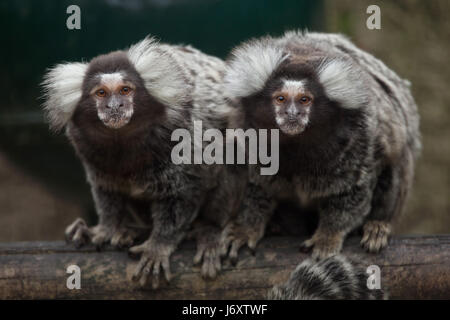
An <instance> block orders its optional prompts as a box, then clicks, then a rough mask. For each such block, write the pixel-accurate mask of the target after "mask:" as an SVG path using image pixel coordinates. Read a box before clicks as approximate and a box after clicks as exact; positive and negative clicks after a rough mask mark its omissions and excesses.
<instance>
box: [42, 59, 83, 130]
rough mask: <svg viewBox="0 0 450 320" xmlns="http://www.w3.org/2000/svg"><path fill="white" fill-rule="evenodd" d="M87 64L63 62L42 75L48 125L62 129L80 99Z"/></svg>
mask: <svg viewBox="0 0 450 320" xmlns="http://www.w3.org/2000/svg"><path fill="white" fill-rule="evenodd" d="M86 69H87V64H85V63H80V62H75V63H64V64H59V65H57V66H55V67H54V68H51V69H50V70H49V71H48V72H47V73H46V74H45V76H44V81H43V82H42V84H41V85H42V86H43V88H44V98H45V102H44V110H45V112H46V116H47V119H48V121H49V123H50V127H51V128H52V129H54V130H60V129H62V128H63V127H64V126H65V125H66V123H67V121H69V119H70V118H71V116H72V114H73V112H74V110H75V107H76V106H77V103H78V102H79V101H80V99H81V93H82V91H81V87H82V84H83V79H84V75H85V73H86Z"/></svg>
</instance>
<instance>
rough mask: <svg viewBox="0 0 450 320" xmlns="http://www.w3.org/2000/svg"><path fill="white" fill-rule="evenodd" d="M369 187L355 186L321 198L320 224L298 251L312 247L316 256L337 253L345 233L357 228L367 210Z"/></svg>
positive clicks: (313, 254) (308, 249) (321, 256)
mask: <svg viewBox="0 0 450 320" xmlns="http://www.w3.org/2000/svg"><path fill="white" fill-rule="evenodd" d="M370 194H371V193H370V188H369V187H359V186H355V187H353V188H352V189H351V190H350V191H348V192H346V193H342V194H337V195H333V196H329V197H327V198H324V199H321V201H320V204H319V226H318V227H317V230H316V231H315V233H314V234H313V236H312V237H311V238H310V239H308V240H306V241H304V242H303V243H302V244H301V247H300V250H302V251H306V252H307V251H310V250H312V256H313V258H315V259H325V258H327V257H330V256H333V255H335V254H337V253H339V252H340V251H341V249H342V245H343V242H344V239H345V237H346V236H347V234H348V233H349V232H351V231H353V230H354V229H356V228H357V227H359V226H360V225H361V224H362V222H363V221H364V218H365V217H366V216H367V215H368V213H369V210H370V200H371V197H370V196H368V195H370Z"/></svg>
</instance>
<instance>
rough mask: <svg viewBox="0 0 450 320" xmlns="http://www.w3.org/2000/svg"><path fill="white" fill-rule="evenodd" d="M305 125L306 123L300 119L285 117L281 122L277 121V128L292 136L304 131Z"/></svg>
mask: <svg viewBox="0 0 450 320" xmlns="http://www.w3.org/2000/svg"><path fill="white" fill-rule="evenodd" d="M306 125H307V123H305V122H304V121H302V120H300V119H291V118H287V119H285V121H283V122H282V123H279V128H280V130H281V132H283V133H284V134H286V135H289V136H294V135H298V134H300V133H302V132H303V131H305V129H306Z"/></svg>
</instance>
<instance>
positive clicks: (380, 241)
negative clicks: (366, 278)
mask: <svg viewBox="0 0 450 320" xmlns="http://www.w3.org/2000/svg"><path fill="white" fill-rule="evenodd" d="M390 234H391V224H390V223H388V222H385V221H368V222H366V223H365V224H364V227H363V237H362V239H361V246H362V247H363V248H364V249H365V250H366V251H368V252H373V253H376V252H379V251H380V250H381V249H383V248H384V247H386V246H387V243H388V237H389V235H390Z"/></svg>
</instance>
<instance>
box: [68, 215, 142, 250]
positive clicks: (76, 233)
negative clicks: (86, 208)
mask: <svg viewBox="0 0 450 320" xmlns="http://www.w3.org/2000/svg"><path fill="white" fill-rule="evenodd" d="M65 236H66V241H67V242H72V243H74V244H75V246H76V247H77V248H79V247H81V246H82V245H85V244H87V243H89V242H91V243H92V244H94V245H95V246H97V248H101V247H102V246H103V245H105V244H107V243H111V245H112V246H114V247H119V248H123V247H129V246H131V245H132V244H133V241H134V239H135V237H136V233H135V232H134V231H133V230H129V229H127V228H124V227H119V228H112V227H107V226H105V225H97V226H95V227H92V228H89V227H88V226H87V224H86V222H85V221H84V220H83V219H81V218H77V219H76V220H75V221H74V222H73V223H72V224H70V225H69V226H68V227H67V228H66V231H65Z"/></svg>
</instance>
